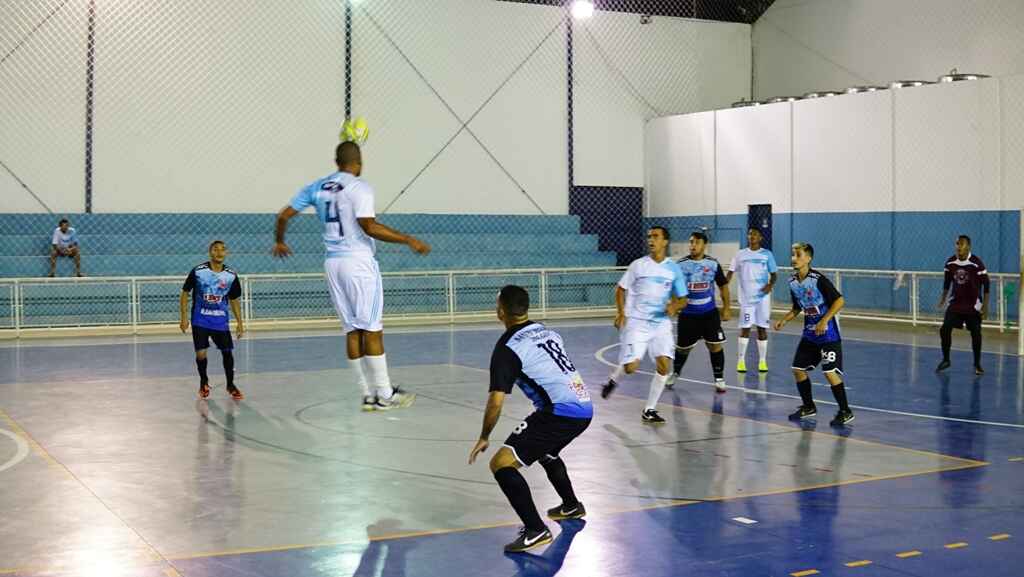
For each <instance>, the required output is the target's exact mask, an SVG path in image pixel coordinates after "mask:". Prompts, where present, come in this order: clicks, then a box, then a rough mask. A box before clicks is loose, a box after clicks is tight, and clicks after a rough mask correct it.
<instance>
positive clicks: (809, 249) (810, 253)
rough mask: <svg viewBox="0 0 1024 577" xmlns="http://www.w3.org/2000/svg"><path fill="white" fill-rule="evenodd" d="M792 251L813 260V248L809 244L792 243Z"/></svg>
mask: <svg viewBox="0 0 1024 577" xmlns="http://www.w3.org/2000/svg"><path fill="white" fill-rule="evenodd" d="M793 249H794V250H799V251H802V252H805V253H807V255H808V256H810V257H811V260H814V247H813V246H811V243H809V242H795V243H793Z"/></svg>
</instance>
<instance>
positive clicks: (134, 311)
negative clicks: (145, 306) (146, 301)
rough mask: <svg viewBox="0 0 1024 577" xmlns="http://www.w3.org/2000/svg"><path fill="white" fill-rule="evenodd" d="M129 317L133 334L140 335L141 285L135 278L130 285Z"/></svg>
mask: <svg viewBox="0 0 1024 577" xmlns="http://www.w3.org/2000/svg"><path fill="white" fill-rule="evenodd" d="M128 316H129V318H131V323H132V334H133V335H137V334H139V283H138V281H137V280H136V279H135V278H134V277H133V278H132V279H131V281H130V282H129V283H128Z"/></svg>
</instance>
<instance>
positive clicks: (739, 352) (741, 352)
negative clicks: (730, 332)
mask: <svg viewBox="0 0 1024 577" xmlns="http://www.w3.org/2000/svg"><path fill="white" fill-rule="evenodd" d="M736 342H737V343H738V345H739V346H737V347H736V356H737V357H738V358H739V359H740V360H743V359H745V358H746V356H747V345H748V344H750V339H748V338H746V337H740V338H739V339H738V340H737V341H736Z"/></svg>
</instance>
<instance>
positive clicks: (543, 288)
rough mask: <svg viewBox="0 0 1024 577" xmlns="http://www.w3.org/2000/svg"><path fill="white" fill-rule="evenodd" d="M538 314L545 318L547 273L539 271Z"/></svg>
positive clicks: (546, 311)
mask: <svg viewBox="0 0 1024 577" xmlns="http://www.w3.org/2000/svg"><path fill="white" fill-rule="evenodd" d="M540 314H541V317H546V316H547V314H548V273H547V271H543V270H542V271H540Z"/></svg>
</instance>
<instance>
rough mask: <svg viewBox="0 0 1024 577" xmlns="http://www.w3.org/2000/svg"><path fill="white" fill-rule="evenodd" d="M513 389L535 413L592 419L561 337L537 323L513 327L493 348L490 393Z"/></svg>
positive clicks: (586, 396) (590, 406)
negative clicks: (528, 400) (529, 403)
mask: <svg viewBox="0 0 1024 577" xmlns="http://www.w3.org/2000/svg"><path fill="white" fill-rule="evenodd" d="M513 385H517V386H518V387H519V388H520V389H522V390H523V393H525V394H526V396H527V397H528V398H529V399H530V401H532V402H533V406H534V407H536V409H537V410H538V411H543V412H546V413H552V414H555V415H559V416H563V417H571V418H576V419H590V418H592V417H593V416H594V405H593V403H591V401H590V394H589V393H587V387H586V385H585V384H584V383H583V378H582V377H581V376H580V374H579V373H578V372H577V371H576V366H575V365H573V363H572V360H570V359H569V355H568V353H566V351H565V344H564V343H563V341H562V337H561V335H559V334H558V333H556V332H555V331H553V330H551V329H549V328H547V327H545V326H544V325H542V324H541V323H537V322H533V321H526V322H525V323H522V324H519V325H515V326H514V327H512V328H510V329H508V330H507V331H505V334H504V335H502V336H501V338H500V339H498V343H497V344H496V345H495V346H494V353H493V354H492V355H491V388H490V390H491V391H492V392H494V391H501V392H503V393H505V394H508V393H511V392H512V386H513Z"/></svg>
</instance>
